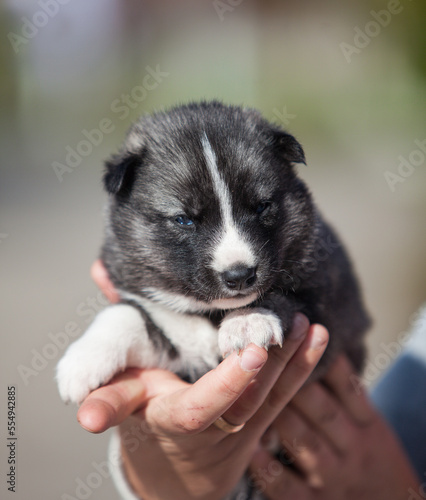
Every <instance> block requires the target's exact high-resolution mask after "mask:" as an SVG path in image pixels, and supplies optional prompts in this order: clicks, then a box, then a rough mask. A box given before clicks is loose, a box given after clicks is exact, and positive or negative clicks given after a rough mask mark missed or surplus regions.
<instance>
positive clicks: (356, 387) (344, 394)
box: [324, 355, 375, 425]
mask: <svg viewBox="0 0 426 500" xmlns="http://www.w3.org/2000/svg"><path fill="white" fill-rule="evenodd" d="M324 382H325V384H326V385H327V387H328V388H329V389H330V391H331V392H333V394H335V395H336V397H337V398H338V399H339V401H341V403H342V404H343V406H344V407H345V408H346V410H347V411H348V413H349V415H350V416H351V418H353V419H354V420H355V421H356V422H357V423H358V424H361V425H368V424H369V423H370V422H371V421H372V420H373V418H374V415H375V412H374V409H373V407H372V405H371V404H370V401H369V399H368V396H367V394H366V392H365V390H364V384H363V383H362V380H361V378H360V376H359V375H357V374H356V373H355V371H354V369H353V367H352V366H351V364H350V362H349V360H348V359H347V357H346V356H343V355H342V356H339V357H338V358H337V359H336V361H335V362H334V363H333V364H332V366H331V367H330V369H329V371H328V372H327V374H326V375H325V377H324Z"/></svg>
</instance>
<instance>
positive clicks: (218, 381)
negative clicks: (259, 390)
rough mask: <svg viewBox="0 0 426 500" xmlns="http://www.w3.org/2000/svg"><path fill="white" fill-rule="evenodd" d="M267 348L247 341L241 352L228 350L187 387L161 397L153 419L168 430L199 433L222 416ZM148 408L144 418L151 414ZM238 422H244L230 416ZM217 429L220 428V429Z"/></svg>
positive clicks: (263, 358)
mask: <svg viewBox="0 0 426 500" xmlns="http://www.w3.org/2000/svg"><path fill="white" fill-rule="evenodd" d="M267 359H268V355H267V352H266V351H265V349H262V348H260V347H258V346H256V345H254V344H250V345H249V346H248V347H247V348H246V349H245V350H244V351H243V352H242V353H241V354H237V353H236V352H234V353H232V354H230V355H229V356H228V357H227V358H226V359H225V360H224V361H222V363H220V364H219V365H218V366H217V367H216V368H215V369H213V370H211V371H210V372H208V373H206V374H205V375H204V376H203V377H201V378H200V379H199V380H197V381H196V382H195V383H194V384H193V385H192V386H190V387H189V388H188V390H186V391H183V392H181V393H178V394H172V395H170V396H169V397H168V398H166V399H164V400H163V402H162V404H163V408H162V411H161V412H159V411H158V409H156V415H155V416H154V418H153V421H156V422H157V423H159V424H160V426H161V427H162V428H163V430H165V431H167V432H169V433H176V432H177V433H182V432H183V433H198V432H200V431H202V430H204V429H205V428H207V427H208V426H210V425H211V424H212V423H213V422H214V421H215V420H217V419H218V418H219V417H220V416H222V415H223V414H224V413H225V412H226V410H227V409H228V408H229V407H230V406H231V405H232V404H233V403H234V402H235V401H236V400H237V399H238V398H239V397H240V396H241V394H242V393H243V392H244V390H245V389H246V387H247V386H248V385H249V384H250V382H251V381H252V380H253V379H254V378H255V377H256V375H257V374H258V373H259V371H260V370H261V368H262V367H263V365H264V364H265V362H266V360H267ZM148 411H149V408H147V418H148V419H149V418H150V415H149V414H148ZM229 423H231V424H235V425H238V424H240V423H243V422H238V421H232V420H229ZM217 431H218V432H221V433H222V432H223V431H219V429H217Z"/></svg>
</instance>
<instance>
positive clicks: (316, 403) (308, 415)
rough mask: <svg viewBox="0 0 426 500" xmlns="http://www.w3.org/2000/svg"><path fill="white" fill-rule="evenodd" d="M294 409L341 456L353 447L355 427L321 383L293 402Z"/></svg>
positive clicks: (307, 389) (299, 395)
mask: <svg viewBox="0 0 426 500" xmlns="http://www.w3.org/2000/svg"><path fill="white" fill-rule="evenodd" d="M291 405H292V407H293V408H294V409H296V410H297V411H298V413H300V414H301V415H303V416H304V418H305V419H306V421H307V422H309V424H310V426H311V427H312V428H314V429H316V431H317V432H318V433H320V434H322V435H323V436H324V437H325V439H327V441H328V443H329V444H330V446H332V448H333V449H334V450H335V452H336V453H338V454H339V455H343V454H345V453H346V452H347V451H348V449H350V447H351V442H352V439H353V434H354V432H353V431H354V425H353V421H352V419H351V418H348V417H349V415H348V413H347V411H346V409H345V407H344V406H342V404H341V403H340V402H339V401H338V400H337V399H336V398H335V397H334V396H333V394H332V393H330V392H329V391H328V390H327V389H326V387H324V385H322V384H320V383H314V384H309V385H307V386H305V387H302V389H301V390H300V391H299V392H298V393H297V394H296V395H295V396H294V398H293V399H292V401H291Z"/></svg>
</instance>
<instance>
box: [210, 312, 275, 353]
mask: <svg viewBox="0 0 426 500" xmlns="http://www.w3.org/2000/svg"><path fill="white" fill-rule="evenodd" d="M218 341H219V350H220V352H221V353H222V355H223V356H225V355H227V354H229V353H230V352H232V351H241V350H243V349H245V348H246V347H247V346H248V345H249V344H251V343H253V344H256V345H257V346H259V347H264V348H266V349H267V348H268V347H269V346H270V345H273V344H278V345H280V346H281V345H282V341H283V333H282V328H281V321H280V319H279V318H278V316H277V315H276V314H274V313H273V312H272V311H269V310H268V309H263V308H260V307H259V308H254V309H241V310H239V311H234V312H232V313H230V314H228V315H227V316H226V317H225V318H224V320H223V321H222V324H221V326H220V328H219V339H218Z"/></svg>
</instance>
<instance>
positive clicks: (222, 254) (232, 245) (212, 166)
mask: <svg viewBox="0 0 426 500" xmlns="http://www.w3.org/2000/svg"><path fill="white" fill-rule="evenodd" d="M202 144H203V151H204V157H205V159H206V163H207V167H208V169H209V173H210V175H211V178H212V181H213V188H214V190H215V193H216V196H217V197H218V200H219V204H220V212H221V215H222V220H223V229H222V233H221V235H220V237H219V240H218V242H217V245H216V247H215V249H214V251H213V259H212V263H211V267H212V269H214V270H215V271H217V272H218V273H222V272H224V271H226V269H229V268H231V267H233V266H235V265H236V264H242V265H244V266H245V267H256V263H257V259H256V256H255V255H254V253H253V250H252V248H251V246H250V244H249V243H248V242H247V241H246V239H245V237H244V235H243V234H241V233H240V232H239V231H238V229H237V227H236V226H235V222H234V219H233V217H232V201H231V194H230V192H229V189H228V186H227V185H226V183H225V181H224V180H223V178H222V176H221V175H220V172H219V169H218V166H217V161H216V155H215V153H214V151H213V149H212V147H211V144H210V143H209V140H208V139H207V136H206V135H205V134H204V136H203V137H202Z"/></svg>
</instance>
